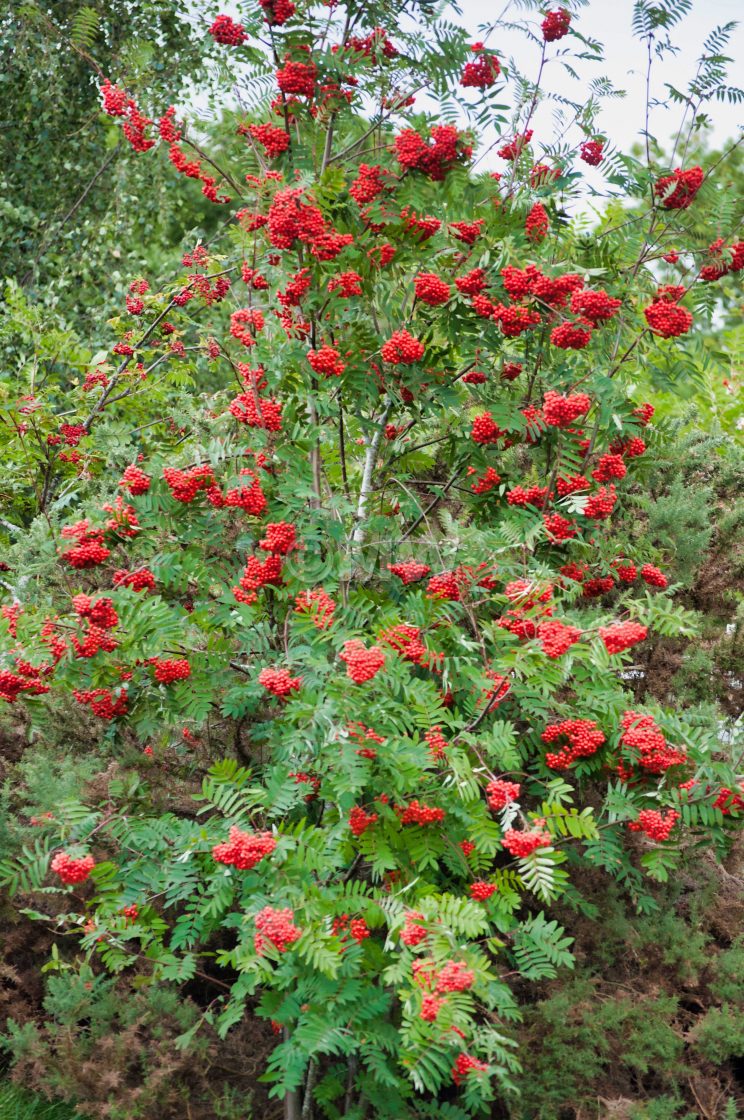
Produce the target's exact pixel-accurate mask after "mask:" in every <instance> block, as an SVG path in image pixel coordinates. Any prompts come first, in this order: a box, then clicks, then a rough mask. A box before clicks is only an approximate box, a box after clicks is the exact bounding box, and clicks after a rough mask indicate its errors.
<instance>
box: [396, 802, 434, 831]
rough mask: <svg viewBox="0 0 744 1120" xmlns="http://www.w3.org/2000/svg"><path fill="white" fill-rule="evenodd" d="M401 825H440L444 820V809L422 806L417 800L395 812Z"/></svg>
mask: <svg viewBox="0 0 744 1120" xmlns="http://www.w3.org/2000/svg"><path fill="white" fill-rule="evenodd" d="M395 811H396V813H397V814H398V816H399V818H400V823H401V824H420V825H426V824H439V822H440V821H443V820H444V809H438V808H435V807H434V806H432V805H422V804H421V802H419V801H418V800H417V799H416V798H414V800H413V801H411V802H409V804H408V805H406V807H405V808H398V809H396V810H395Z"/></svg>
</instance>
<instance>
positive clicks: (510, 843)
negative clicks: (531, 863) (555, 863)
mask: <svg viewBox="0 0 744 1120" xmlns="http://www.w3.org/2000/svg"><path fill="white" fill-rule="evenodd" d="M544 824H545V821H535V825H536V826H537V827H535V828H530V829H525V831H523V832H519V831H518V830H517V829H515V828H510V829H508V830H507V831H506V832H505V833H504V835H503V838H502V841H501V843H502V844H503V845H504V847H505V848H506V850H507V852H509V853H510V854H511V855H513V856H515V857H517V858H518V859H525V858H526V857H527V856H529V855H532V853H533V852H536V851H537V849H538V848H549V847H550V846H551V844H552V843H553V838H552V837H551V835H550V833H549V832H548V831H547V830H546V829H545V828H544V827H543V826H544Z"/></svg>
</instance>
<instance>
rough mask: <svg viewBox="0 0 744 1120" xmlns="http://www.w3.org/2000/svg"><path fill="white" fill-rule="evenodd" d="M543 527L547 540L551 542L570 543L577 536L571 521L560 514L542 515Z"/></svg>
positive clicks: (575, 528)
mask: <svg viewBox="0 0 744 1120" xmlns="http://www.w3.org/2000/svg"><path fill="white" fill-rule="evenodd" d="M543 525H544V526H545V531H546V532H547V534H548V536H549V538H550V540H551V541H553V542H559V541H570V540H573V538H574V537H575V536H576V535H577V533H578V529H577V527H576V525H575V523H574V522H573V521H569V520H568V518H566V517H563V516H562V515H561V514H560V513H544V514H543Z"/></svg>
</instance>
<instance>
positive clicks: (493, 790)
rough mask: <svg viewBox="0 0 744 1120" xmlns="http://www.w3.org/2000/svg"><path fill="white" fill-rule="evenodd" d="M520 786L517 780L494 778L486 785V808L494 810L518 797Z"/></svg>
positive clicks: (503, 806) (496, 810)
mask: <svg viewBox="0 0 744 1120" xmlns="http://www.w3.org/2000/svg"><path fill="white" fill-rule="evenodd" d="M521 789H522V787H521V786H520V784H519V782H507V781H506V780H505V779H504V778H494V779H493V780H492V781H490V782H489V783H488V785H487V786H486V801H487V802H488V808H489V809H493V811H494V812H499V810H501V809H504V808H505V807H506V806H507V805H509V804H510V803H511V802H512V801H516V800H517V798H518V797H519V794H520V792H521Z"/></svg>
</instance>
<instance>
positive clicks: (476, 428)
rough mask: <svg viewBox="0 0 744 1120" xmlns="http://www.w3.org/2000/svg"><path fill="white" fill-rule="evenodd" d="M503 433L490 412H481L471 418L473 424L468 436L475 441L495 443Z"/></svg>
mask: <svg viewBox="0 0 744 1120" xmlns="http://www.w3.org/2000/svg"><path fill="white" fill-rule="evenodd" d="M503 435H504V433H503V432H502V430H501V428H500V427H499V426H498V424H497V423H496V422H495V421H494V418H493V416H492V415H491V413H490V412H481V413H479V414H478V416H476V417H475V419H474V420H473V426H472V428H471V429H470V438H471V439H472V440H473V441H474V442H475V443H480V444H488V443H496V442H497V441H498V440H499V439H500V438H501V437H502V436H503Z"/></svg>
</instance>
